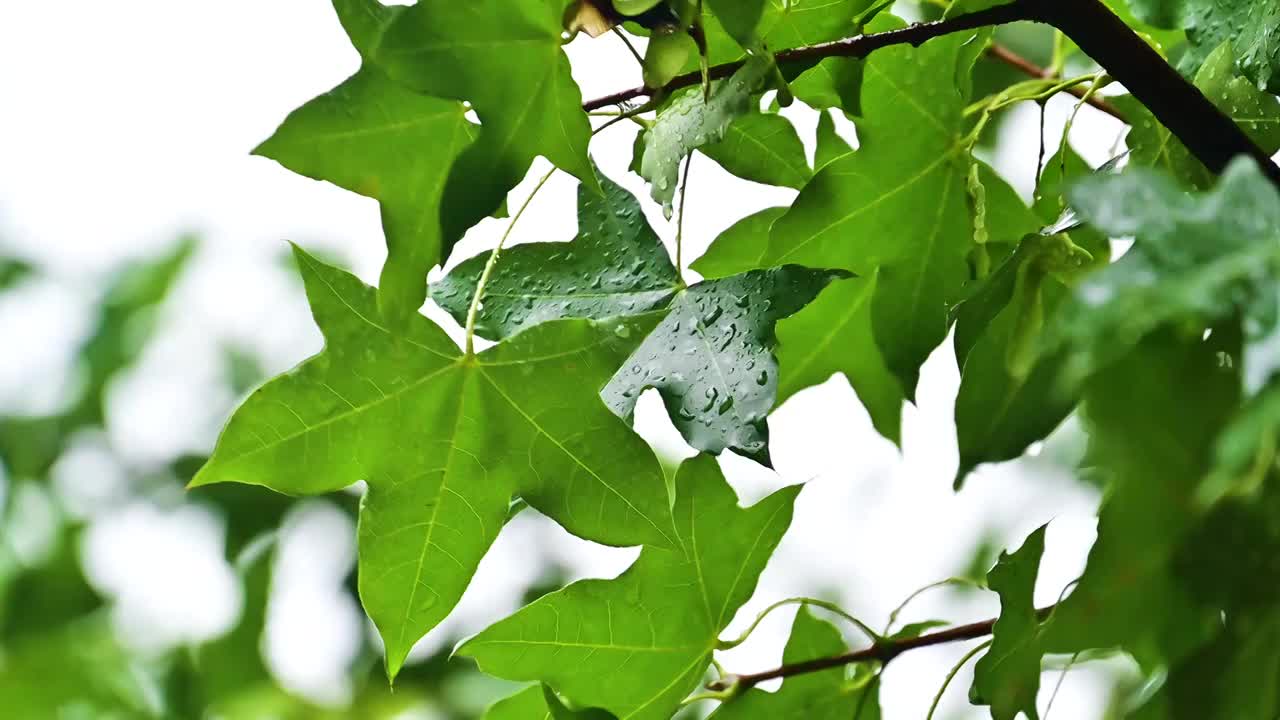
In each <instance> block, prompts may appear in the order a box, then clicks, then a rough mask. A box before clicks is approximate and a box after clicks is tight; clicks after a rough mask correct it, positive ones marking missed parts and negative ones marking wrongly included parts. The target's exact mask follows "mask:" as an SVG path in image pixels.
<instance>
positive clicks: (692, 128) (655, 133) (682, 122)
mask: <svg viewBox="0 0 1280 720" xmlns="http://www.w3.org/2000/svg"><path fill="white" fill-rule="evenodd" d="M772 68H773V63H772V61H771V60H770V59H769V58H767V57H764V56H759V55H757V56H753V57H752V58H751V59H749V60H748V61H747V63H746V64H745V65H743V66H742V67H741V68H739V69H738V70H737V72H735V73H734V74H733V75H732V76H731V77H728V78H726V79H724V80H717V81H716V82H714V83H713V84H712V86H711V96H710V98H704V97H703V94H702V90H701V89H698V88H688V89H685V90H683V91H681V93H680V94H679V95H677V96H676V98H675V99H674V100H672V101H671V102H670V103H669V104H668V105H667V106H666V107H665V108H663V109H662V110H661V111H659V112H658V115H657V117H656V118H655V119H654V121H653V126H652V127H650V128H649V129H648V130H646V131H645V133H644V136H643V137H644V154H643V155H642V156H641V157H640V175H641V177H643V178H644V179H645V180H648V181H649V184H650V194H651V195H652V196H653V199H654V200H655V201H657V202H658V203H660V204H661V205H662V208H663V212H665V213H666V215H667V217H671V212H672V202H673V200H674V199H675V196H676V185H678V184H679V182H680V181H679V175H680V162H681V161H682V160H684V159H685V158H686V157H688V155H689V153H691V152H693V151H694V150H697V149H698V148H701V147H703V146H706V145H709V144H713V143H718V142H720V141H722V140H723V139H724V138H725V135H726V133H727V132H728V130H729V126H730V125H731V124H732V123H733V122H734V121H735V120H737V119H738V118H739V117H741V116H743V115H746V114H747V112H748V111H750V110H751V101H752V98H754V97H755V96H756V93H758V92H760V90H762V89H763V86H764V81H765V78H766V77H768V76H769V73H770V72H771V70H772Z"/></svg>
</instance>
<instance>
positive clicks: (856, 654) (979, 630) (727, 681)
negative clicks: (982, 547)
mask: <svg viewBox="0 0 1280 720" xmlns="http://www.w3.org/2000/svg"><path fill="white" fill-rule="evenodd" d="M1052 612H1053V608H1052V607H1047V608H1041V609H1040V610H1037V611H1036V614H1037V615H1038V616H1039V618H1040V619H1041V620H1044V619H1045V618H1047V617H1049V614H1050V613H1052ZM995 624H996V621H995V618H992V619H991V620H983V621H982V622H976V623H970V624H968V625H957V626H956V627H953V628H947V629H946V630H939V631H938V632H934V633H928V634H926V635H920V636H918V637H913V638H903V639H901V640H884V641H881V642H878V643H876V644H875V645H872V646H871V647H869V648H864V649H862V650H855V651H853V652H849V653H845V654H843V655H833V656H831V657H823V658H815V659H813V660H805V661H804V662H798V663H791V664H789V665H783V666H781V667H777V668H774V669H772V670H765V671H763V672H758V673H750V674H747V675H732V676H729V677H726V678H722V679H720V680H716V681H714V682H712V683H710V684H708V685H707V689H709V690H715V691H723V690H728V689H729V688H730V687H737V688H739V689H741V690H745V689H747V688H749V687H752V686H754V685H759V684H760V683H762V682H765V681H766V680H775V679H777V678H785V677H791V676H792V675H804V674H806V673H814V672H821V671H823V670H830V669H831V668H837V667H843V666H845V665H853V664H854V663H863V662H878V663H882V664H884V663H888V662H889V661H890V660H892V659H894V658H896V657H898V656H899V655H901V654H902V653H904V652H907V651H909V650H918V649H920V648H925V647H933V646H934V645H945V644H947V643H953V642H962V641H964V640H976V639H978V638H981V637H986V636H988V635H990V634H991V631H992V629H993V628H994V627H995Z"/></svg>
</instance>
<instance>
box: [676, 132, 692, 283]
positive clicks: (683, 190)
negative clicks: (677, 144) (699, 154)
mask: <svg viewBox="0 0 1280 720" xmlns="http://www.w3.org/2000/svg"><path fill="white" fill-rule="evenodd" d="M692 165H693V153H689V157H688V158H686V159H685V161H684V178H683V179H682V180H681V181H680V217H678V218H676V273H677V274H679V275H684V262H683V253H684V199H685V197H686V196H687V195H688V194H689V168H690V167H691V166H692Z"/></svg>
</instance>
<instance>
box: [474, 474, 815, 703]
mask: <svg viewBox="0 0 1280 720" xmlns="http://www.w3.org/2000/svg"><path fill="white" fill-rule="evenodd" d="M798 492H799V488H789V489H786V490H780V491H778V492H777V493H774V494H773V495H771V496H769V497H768V498H766V499H764V500H761V501H760V502H759V503H757V504H755V505H753V506H751V507H750V508H745V509H744V508H741V507H739V506H738V503H737V498H736V497H735V496H734V493H733V490H732V489H731V488H730V487H729V486H728V484H727V483H725V481H724V478H723V477H722V476H721V475H720V471H719V470H718V469H717V467H716V463H715V460H713V459H711V458H709V457H706V456H703V457H700V458H695V459H694V460H690V461H688V462H687V463H685V464H684V465H683V466H681V468H680V472H679V474H678V475H677V477H676V493H677V494H676V504H675V510H674V514H675V520H676V533H677V536H678V544H677V546H676V547H674V548H672V549H669V550H667V549H662V548H659V547H653V546H650V547H646V548H645V549H644V550H643V551H642V552H641V553H640V558H639V559H638V560H636V562H635V564H634V565H632V566H631V567H630V568H629V569H628V570H627V571H626V572H624V573H623V574H622V575H621V576H619V577H618V578H617V579H616V580H583V581H580V582H576V583H574V584H572V585H569V586H568V587H566V588H565V589H563V590H560V591H558V592H555V593H552V594H551V595H547V596H545V597H543V598H541V599H539V600H537V601H535V602H533V603H532V604H530V605H529V606H527V607H525V608H524V609H522V610H520V611H519V612H517V613H516V614H515V615H512V616H511V617H509V618H507V619H506V620H503V621H501V622H499V623H497V624H495V625H493V626H491V627H490V628H489V629H487V630H485V631H484V632H482V633H480V634H479V635H477V636H476V637H474V638H472V639H471V640H469V641H467V642H466V643H465V644H464V645H463V646H462V647H461V648H459V649H458V652H459V653H461V654H462V655H465V656H467V657H473V658H475V659H476V662H478V663H479V664H480V667H481V669H482V670H484V671H485V672H488V673H492V674H494V675H497V676H498V677H503V678H507V679H509V680H537V681H542V682H546V683H547V684H549V685H551V686H552V687H553V688H555V689H556V690H557V691H558V692H559V693H560V694H562V695H564V696H565V697H566V698H568V699H570V700H572V701H574V702H575V703H576V704H578V705H580V706H582V707H598V708H603V709H605V710H609V711H610V712H613V713H614V714H615V715H617V716H618V717H620V718H636V719H637V720H645V719H646V718H655V719H656V718H662V719H664V720H665V718H669V717H670V716H671V713H672V712H674V711H675V709H676V708H677V707H678V705H679V703H680V700H681V699H683V698H684V696H685V695H687V694H688V693H689V691H691V690H693V689H694V688H695V687H697V685H698V681H699V680H700V679H701V678H702V676H703V674H704V673H705V672H706V670H707V666H708V665H709V664H710V661H711V652H712V650H714V649H715V648H716V642H717V640H716V639H717V636H719V634H720V632H721V631H722V630H723V629H724V627H725V626H726V625H727V624H728V623H729V621H730V620H731V619H733V614H734V613H735V612H737V609H738V607H739V606H740V605H742V603H743V602H745V601H746V600H747V598H749V597H750V596H751V593H752V591H753V590H754V588H755V584H756V581H757V579H758V578H759V576H760V572H761V571H762V570H764V565H765V563H766V562H767V561H768V559H769V556H770V555H771V554H772V553H773V549H774V547H776V546H777V544H778V541H779V540H781V539H782V535H783V533H784V532H786V530H787V526H788V525H790V523H791V506H792V503H793V501H794V500H795V497H796V494H797V493H798ZM624 668H625V672H624V671H623V669H624Z"/></svg>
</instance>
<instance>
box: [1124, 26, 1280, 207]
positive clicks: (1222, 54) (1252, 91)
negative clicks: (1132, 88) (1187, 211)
mask: <svg viewBox="0 0 1280 720" xmlns="http://www.w3.org/2000/svg"><path fill="white" fill-rule="evenodd" d="M1234 61H1235V56H1234V54H1233V51H1232V47H1231V43H1230V42H1224V43H1223V44H1222V45H1221V46H1219V47H1218V49H1217V50H1215V51H1214V52H1213V53H1211V54H1210V55H1209V57H1208V58H1207V59H1206V60H1205V62H1204V65H1203V66H1202V67H1201V68H1200V71H1199V73H1197V74H1196V78H1195V84H1196V87H1198V88H1200V90H1201V91H1202V92H1203V93H1204V94H1205V97H1207V98H1209V100H1211V101H1212V102H1213V103H1214V104H1215V105H1217V106H1218V107H1219V108H1220V109H1221V110H1222V111H1223V112H1225V113H1226V114H1227V115H1228V116H1230V117H1231V119H1233V120H1235V121H1236V123H1238V124H1239V125H1240V127H1241V128H1243V129H1244V131H1245V133H1247V134H1248V135H1249V137H1250V138H1252V139H1253V141H1254V142H1256V143H1257V144H1258V146H1259V147H1261V148H1262V149H1263V151H1264V152H1266V153H1267V154H1272V153H1274V152H1276V151H1277V150H1280V101H1277V100H1276V98H1275V97H1273V96H1271V95H1268V94H1266V93H1264V92H1261V91H1259V90H1258V89H1257V88H1256V87H1254V86H1253V84H1252V83H1250V82H1249V81H1248V80H1245V79H1244V78H1240V77H1236V75H1235V62H1234ZM1115 102H1116V103H1118V104H1119V105H1120V106H1121V107H1122V109H1123V110H1124V112H1125V116H1126V117H1128V118H1129V119H1130V122H1131V123H1132V129H1131V130H1130V131H1129V136H1128V139H1127V142H1128V145H1129V149H1130V150H1131V157H1132V162H1133V163H1134V164H1136V165H1146V166H1152V167H1158V168H1160V169H1162V170H1165V171H1167V172H1169V173H1170V174H1171V175H1173V176H1174V177H1176V178H1177V179H1178V180H1180V181H1182V182H1184V183H1185V184H1186V185H1188V186H1189V187H1194V188H1198V189H1201V190H1205V189H1208V188H1209V187H1211V186H1212V185H1213V182H1214V178H1215V176H1214V174H1213V173H1212V172H1210V171H1209V169H1208V168H1206V167H1205V166H1204V164H1203V163H1201V162H1200V161H1199V160H1198V159H1196V157H1195V155H1193V154H1192V153H1191V151H1190V150H1187V147H1186V146H1185V145H1183V144H1182V141H1181V140H1179V139H1178V138H1176V137H1174V136H1173V133H1171V132H1169V130H1168V129H1167V128H1166V127H1165V126H1164V125H1161V124H1160V122H1159V121H1158V120H1156V118H1155V116H1153V115H1152V114H1151V112H1150V111H1149V110H1147V109H1146V108H1145V107H1143V106H1142V104H1141V103H1138V102H1137V101H1136V100H1134V99H1133V98H1131V97H1122V98H1116V99H1115Z"/></svg>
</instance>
